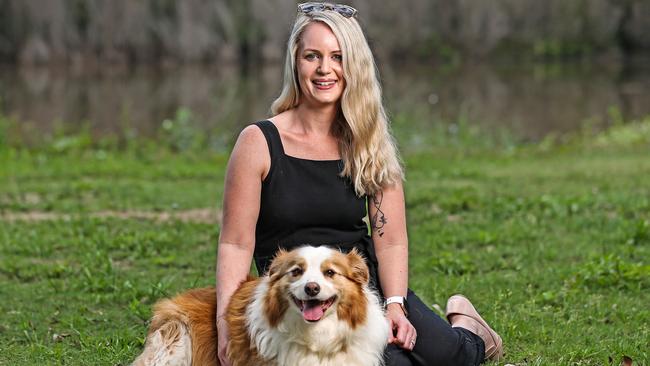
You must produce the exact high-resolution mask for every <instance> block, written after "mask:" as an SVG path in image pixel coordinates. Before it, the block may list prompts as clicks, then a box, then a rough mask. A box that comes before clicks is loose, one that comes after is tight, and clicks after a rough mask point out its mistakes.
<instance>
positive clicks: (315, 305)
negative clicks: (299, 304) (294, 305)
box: [302, 300, 323, 322]
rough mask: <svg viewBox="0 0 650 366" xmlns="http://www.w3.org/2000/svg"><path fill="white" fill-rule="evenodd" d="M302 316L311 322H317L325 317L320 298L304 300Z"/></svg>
mask: <svg viewBox="0 0 650 366" xmlns="http://www.w3.org/2000/svg"><path fill="white" fill-rule="evenodd" d="M302 317H303V318H304V319H305V320H307V321H310V322H315V321H318V320H320V318H322V317H323V307H322V306H321V302H320V301H318V300H309V301H305V302H304V307H303V309H302Z"/></svg>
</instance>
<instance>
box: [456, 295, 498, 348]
mask: <svg viewBox="0 0 650 366" xmlns="http://www.w3.org/2000/svg"><path fill="white" fill-rule="evenodd" d="M447 320H449V323H450V324H451V326H452V327H460V328H465V329H467V330H469V331H470V332H472V333H474V334H476V335H478V336H479V337H481V339H482V340H483V342H484V343H485V358H486V359H488V360H500V359H501V358H502V357H503V341H502V340H501V337H499V335H498V334H497V332H495V331H494V330H492V328H490V326H489V325H488V324H487V323H486V322H485V320H483V318H481V316H480V315H479V314H478V312H477V311H476V309H475V308H474V306H473V305H472V303H471V302H470V301H469V300H468V299H467V298H466V297H465V296H463V295H454V296H452V297H450V298H449V300H447Z"/></svg>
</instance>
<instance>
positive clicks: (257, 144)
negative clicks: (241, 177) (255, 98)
mask: <svg viewBox="0 0 650 366" xmlns="http://www.w3.org/2000/svg"><path fill="white" fill-rule="evenodd" d="M230 165H231V166H232V167H234V168H235V169H237V168H246V169H253V170H257V171H259V172H260V174H261V176H262V177H265V176H266V174H267V173H268V170H269V168H270V166H271V156H270V153H269V148H268V145H267V142H266V138H265V137H264V134H263V133H262V130H261V129H260V128H259V127H257V126H256V125H249V126H246V127H245V128H244V129H243V130H242V131H241V132H240V133H239V137H238V138H237V142H236V143H235V147H233V149H232V154H231V157H230Z"/></svg>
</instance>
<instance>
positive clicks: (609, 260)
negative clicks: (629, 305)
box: [573, 254, 650, 289]
mask: <svg viewBox="0 0 650 366" xmlns="http://www.w3.org/2000/svg"><path fill="white" fill-rule="evenodd" d="M573 282H574V285H575V286H585V287H588V288H638V289H648V288H649V287H650V264H643V263H634V262H629V261H626V260H624V259H623V258H621V257H620V256H618V255H615V254H606V255H604V256H597V257H594V258H592V259H591V260H589V261H588V262H586V263H584V264H582V265H581V266H579V267H578V269H577V270H576V274H575V277H574V279H573Z"/></svg>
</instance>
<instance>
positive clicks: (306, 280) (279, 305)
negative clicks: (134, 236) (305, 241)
mask: <svg viewBox="0 0 650 366" xmlns="http://www.w3.org/2000/svg"><path fill="white" fill-rule="evenodd" d="M368 280H369V274H368V267H367V266H366V264H365V262H364V260H363V258H362V257H361V256H360V255H359V254H358V253H357V252H356V251H352V252H350V253H349V254H343V253H341V252H338V251H336V250H333V249H329V248H326V247H311V246H306V247H301V248H298V249H295V250H293V251H290V252H287V251H280V252H279V253H278V255H277V256H276V257H275V259H274V260H273V262H272V263H271V267H270V270H269V273H268V274H267V275H265V276H263V277H260V278H250V279H248V280H247V281H245V282H243V283H242V284H241V286H240V287H239V289H238V290H237V291H236V292H235V294H234V295H233V297H232V299H231V301H230V304H229V306H228V309H227V314H226V321H227V322H228V326H229V331H230V344H229V346H228V357H229V359H230V360H231V361H232V363H233V365H234V366H253V365H255V366H298V365H299V366H305V365H310V366H341V365H346V366H371V365H372V366H375V365H381V364H382V363H383V360H382V357H383V352H384V347H385V346H386V342H387V340H388V336H389V326H388V323H387V321H386V318H385V317H384V312H383V309H382V307H381V305H380V302H379V299H378V298H377V296H376V295H375V294H374V293H373V292H372V291H371V290H370V289H369V288H368ZM215 309H216V294H215V290H214V288H204V289H195V290H190V291H188V292H185V293H183V294H180V295H178V296H176V297H175V298H173V299H171V300H170V299H165V300H162V301H160V302H158V303H157V304H156V306H155V308H154V316H153V319H152V321H151V326H150V329H149V334H148V336H147V341H146V345H145V349H144V351H143V353H142V354H141V355H140V356H139V357H138V358H137V359H136V360H135V362H134V365H137V366H145V365H147V366H150V365H188V366H189V365H194V366H203V365H211V366H212V365H218V364H219V362H218V360H217V356H216V353H217V348H216V346H217V330H216V326H215Z"/></svg>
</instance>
